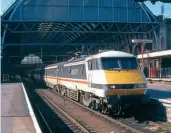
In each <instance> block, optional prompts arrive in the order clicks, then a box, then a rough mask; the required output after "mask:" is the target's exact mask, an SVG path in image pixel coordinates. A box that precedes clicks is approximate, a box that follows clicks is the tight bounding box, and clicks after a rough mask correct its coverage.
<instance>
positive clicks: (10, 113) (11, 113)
mask: <svg viewBox="0 0 171 133" xmlns="http://www.w3.org/2000/svg"><path fill="white" fill-rule="evenodd" d="M1 107H2V109H1V131H2V133H36V130H35V128H34V124H33V121H32V118H31V116H30V113H29V109H28V105H27V102H26V98H25V95H24V91H23V88H22V85H21V83H3V84H1Z"/></svg>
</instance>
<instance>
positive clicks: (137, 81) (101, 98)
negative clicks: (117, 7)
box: [40, 51, 148, 114]
mask: <svg viewBox="0 0 171 133" xmlns="http://www.w3.org/2000/svg"><path fill="white" fill-rule="evenodd" d="M44 71H45V73H44V81H45V82H46V85H47V86H49V87H50V88H53V89H55V90H56V91H57V92H58V93H60V94H61V95H65V96H67V97H69V98H72V99H74V100H76V101H79V102H81V103H82V104H84V105H85V106H89V107H91V108H93V109H95V110H98V111H101V112H102V113H108V112H110V111H112V112H114V113H116V114H120V113H121V112H122V111H123V110H124V108H125V107H127V106H128V105H132V104H141V103H145V102H148V96H147V95H146V91H147V81H146V78H145V76H144V73H143V71H142V70H141V68H140V66H139V63H138V61H137V59H136V57H135V56H134V55H132V54H129V53H125V52H120V51H107V52H102V53H98V54H96V55H92V56H89V57H84V58H80V59H75V60H70V61H65V62H60V63H57V64H52V65H49V66H47V67H45V70H44ZM40 77H41V76H40Z"/></svg>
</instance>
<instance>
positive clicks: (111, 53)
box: [46, 51, 134, 68]
mask: <svg viewBox="0 0 171 133" xmlns="http://www.w3.org/2000/svg"><path fill="white" fill-rule="evenodd" d="M102 57H134V55H132V54H129V53H126V52H121V51H106V52H102V53H98V54H95V55H90V56H88V57H83V58H79V59H75V60H72V61H64V62H60V63H56V64H52V65H48V66H46V68H48V67H54V66H57V65H63V64H66V63H74V62H78V61H87V60H90V59H94V58H102Z"/></svg>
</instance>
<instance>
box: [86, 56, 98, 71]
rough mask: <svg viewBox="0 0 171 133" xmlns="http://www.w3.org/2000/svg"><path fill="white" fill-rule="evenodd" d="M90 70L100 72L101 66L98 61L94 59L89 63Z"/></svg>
mask: <svg viewBox="0 0 171 133" xmlns="http://www.w3.org/2000/svg"><path fill="white" fill-rule="evenodd" d="M88 69H89V70H99V64H98V60H97V59H92V60H89V61H88Z"/></svg>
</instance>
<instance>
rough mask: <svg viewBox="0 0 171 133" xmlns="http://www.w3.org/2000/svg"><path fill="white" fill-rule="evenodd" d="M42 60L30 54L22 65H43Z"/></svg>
mask: <svg viewBox="0 0 171 133" xmlns="http://www.w3.org/2000/svg"><path fill="white" fill-rule="evenodd" d="M42 63H43V62H42V60H41V59H40V57H39V56H36V55H34V54H30V55H28V56H26V57H24V59H23V60H22V61H21V64H42Z"/></svg>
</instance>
